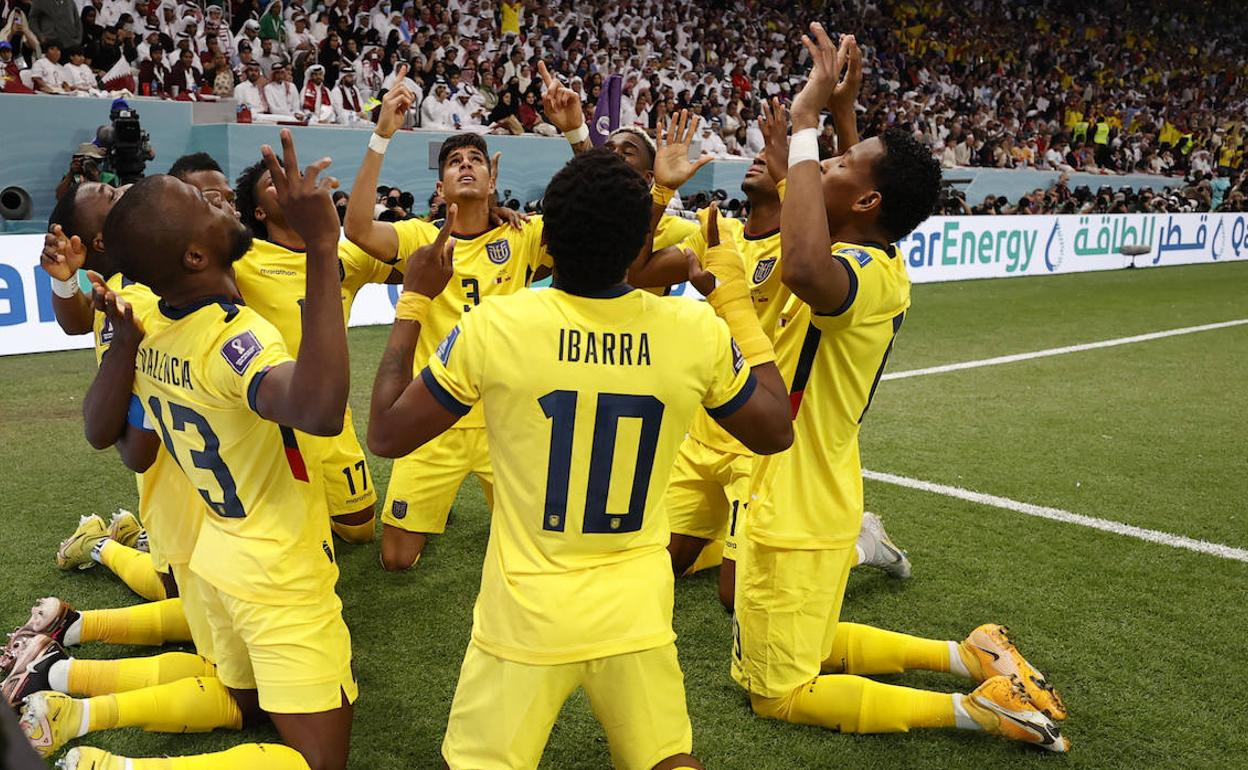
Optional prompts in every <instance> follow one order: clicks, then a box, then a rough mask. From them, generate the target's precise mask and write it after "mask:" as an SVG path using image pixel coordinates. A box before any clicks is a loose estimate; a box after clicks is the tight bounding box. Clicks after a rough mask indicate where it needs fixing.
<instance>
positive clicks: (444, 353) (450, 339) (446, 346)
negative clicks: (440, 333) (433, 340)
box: [433, 326, 459, 366]
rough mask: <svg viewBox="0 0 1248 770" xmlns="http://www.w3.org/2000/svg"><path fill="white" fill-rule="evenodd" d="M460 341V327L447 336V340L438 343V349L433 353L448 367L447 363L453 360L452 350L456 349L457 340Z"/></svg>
mask: <svg viewBox="0 0 1248 770" xmlns="http://www.w3.org/2000/svg"><path fill="white" fill-rule="evenodd" d="M457 339H459V327H458V326H456V327H455V328H454V329H451V333H450V334H448V335H446V337H445V339H443V340H442V341H441V342H439V343H438V349H437V350H435V351H434V352H433V354H434V355H435V356H437V357H438V360H439V361H441V362H442V365H443V366H446V363H447V361H449V360H450V359H451V348H453V347H455V340H457Z"/></svg>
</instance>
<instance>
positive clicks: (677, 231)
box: [644, 214, 698, 297]
mask: <svg viewBox="0 0 1248 770" xmlns="http://www.w3.org/2000/svg"><path fill="white" fill-rule="evenodd" d="M697 232H698V223H697V222H695V221H693V220H692V219H685V218H684V217H674V216H671V215H669V214H664V215H663V217H662V218H661V219H660V220H659V225H658V227H656V228H655V229H654V242H653V243H652V244H651V247H650V249H651V251H652V252H659V251H662V250H663V249H666V248H668V247H671V246H679V245H680V244H682V243H684V242H685V240H686V239H687V238H689V237H690V236H692V235H694V234H695V233H697ZM644 291H648V292H650V293H651V294H657V295H659V296H660V297H666V296H668V295H670V294H671V293H672V287H671V286H650V287H647V288H646V289H644Z"/></svg>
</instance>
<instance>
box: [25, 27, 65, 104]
mask: <svg viewBox="0 0 1248 770" xmlns="http://www.w3.org/2000/svg"><path fill="white" fill-rule="evenodd" d="M60 62H61V46H60V44H59V43H57V42H56V41H55V40H49V41H47V42H46V43H45V44H44V51H43V58H42V59H40V60H39V61H37V62H35V66H33V67H31V68H30V74H31V80H32V82H33V83H34V86H35V90H36V91H38V92H39V93H44V94H65V93H69V92H70V91H71V90H72V89H71V88H70V86H69V84H68V83H67V82H66V81H65V69H64V67H62V66H61V63H60Z"/></svg>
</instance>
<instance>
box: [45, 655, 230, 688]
mask: <svg viewBox="0 0 1248 770" xmlns="http://www.w3.org/2000/svg"><path fill="white" fill-rule="evenodd" d="M216 671H217V668H216V666H214V665H212V663H210V662H209V661H208V659H207V658H203V657H200V656H199V655H192V654H191V653H189V652H166V653H164V654H163V655H153V656H151V657H150V658H122V659H120V660H77V659H75V660H73V661H72V662H71V663H70V664H69V692H70V693H71V694H73V695H111V694H113V693H118V692H127V691H129V690H138V689H141V688H143V687H153V686H155V685H158V684H166V683H168V682H176V681H178V680H179V679H186V678H188V677H194V676H207V677H215V676H216Z"/></svg>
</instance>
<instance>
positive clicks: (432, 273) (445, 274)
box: [403, 203, 459, 299]
mask: <svg viewBox="0 0 1248 770" xmlns="http://www.w3.org/2000/svg"><path fill="white" fill-rule="evenodd" d="M458 213H459V205H458V204H456V203H452V204H451V205H450V206H448V207H447V208H446V219H445V220H444V221H443V222H442V229H441V230H439V231H438V237H437V238H434V239H433V243H430V244H429V245H427V246H421V247H420V248H419V249H416V251H415V252H413V253H412V255H411V257H410V258H408V260H407V272H405V273H404V274H403V291H414V292H416V293H417V294H423V295H425V296H426V297H429V298H430V299H433V298H434V297H436V296H438V295H439V294H441V293H442V290H443V289H445V288H446V283H447V281H449V280H451V275H452V273H454V272H455V266H454V255H455V239H454V238H452V237H451V232H453V231H454V229H455V215H456V214H458Z"/></svg>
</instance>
